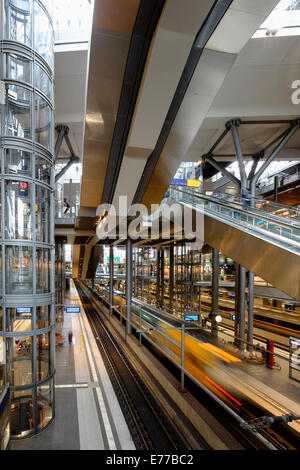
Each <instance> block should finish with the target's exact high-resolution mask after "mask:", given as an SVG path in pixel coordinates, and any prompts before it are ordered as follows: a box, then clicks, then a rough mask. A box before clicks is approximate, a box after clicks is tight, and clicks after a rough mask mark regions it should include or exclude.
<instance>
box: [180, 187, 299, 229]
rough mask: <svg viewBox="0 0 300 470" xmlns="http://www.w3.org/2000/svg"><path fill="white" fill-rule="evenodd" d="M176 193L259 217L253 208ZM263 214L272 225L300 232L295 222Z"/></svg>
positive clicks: (200, 196) (195, 194)
mask: <svg viewBox="0 0 300 470" xmlns="http://www.w3.org/2000/svg"><path fill="white" fill-rule="evenodd" d="M176 191H178V192H180V193H183V194H187V195H188V196H192V197H194V198H195V199H205V200H207V201H209V202H215V203H217V204H219V205H220V206H223V207H227V208H229V209H231V210H236V211H238V212H242V213H244V214H246V215H252V216H253V217H256V218H258V217H259V215H258V214H257V213H255V212H254V211H251V209H253V208H251V207H250V206H249V209H245V208H243V207H234V206H232V205H230V204H229V203H226V201H223V200H221V201H220V200H219V199H216V198H215V199H214V198H212V197H211V196H208V195H207V194H205V195H204V194H201V195H200V194H197V193H192V192H188V191H184V190H182V189H178V188H177V189H176ZM261 212H262V214H261V217H262V218H263V219H264V220H266V221H268V222H271V223H276V224H277V225H281V226H283V227H286V228H288V229H294V230H300V224H299V225H298V224H295V223H294V222H292V221H290V222H287V221H286V220H284V221H282V220H281V218H280V217H276V216H274V215H272V214H271V215H270V214H269V213H268V212H265V211H261Z"/></svg>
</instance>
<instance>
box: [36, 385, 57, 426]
mask: <svg viewBox="0 0 300 470" xmlns="http://www.w3.org/2000/svg"><path fill="white" fill-rule="evenodd" d="M53 394H54V387H53V380H52V379H51V380H49V382H46V383H45V384H43V385H41V386H40V387H38V389H37V409H38V417H37V425H38V430H39V431H41V430H42V429H44V428H45V427H46V426H47V424H49V422H50V421H51V420H52V418H53Z"/></svg>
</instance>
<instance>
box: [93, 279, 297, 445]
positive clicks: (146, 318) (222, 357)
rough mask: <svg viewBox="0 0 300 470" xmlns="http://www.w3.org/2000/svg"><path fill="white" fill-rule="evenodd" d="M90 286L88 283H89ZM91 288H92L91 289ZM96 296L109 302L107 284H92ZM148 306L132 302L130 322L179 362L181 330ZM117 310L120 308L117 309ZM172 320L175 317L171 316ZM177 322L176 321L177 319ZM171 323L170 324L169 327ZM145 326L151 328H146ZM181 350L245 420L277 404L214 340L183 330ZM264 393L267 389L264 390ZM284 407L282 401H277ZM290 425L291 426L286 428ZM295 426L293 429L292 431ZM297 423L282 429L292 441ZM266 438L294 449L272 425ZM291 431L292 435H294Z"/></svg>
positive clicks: (119, 304)
mask: <svg viewBox="0 0 300 470" xmlns="http://www.w3.org/2000/svg"><path fill="white" fill-rule="evenodd" d="M90 289H91V287H90ZM91 290H92V289H91ZM96 294H97V296H98V298H100V299H101V298H102V299H103V301H104V302H105V303H107V305H108V304H109V291H108V289H107V288H100V289H99V290H98V289H97V287H96ZM125 304H126V301H125V299H124V298H123V297H122V295H121V294H119V293H115V295H114V299H113V305H114V309H115V311H116V312H117V311H118V310H121V311H122V309H123V307H124V306H125ZM148 309H149V310H147V309H146V310H143V308H142V309H141V310H140V308H139V306H137V305H135V304H134V303H133V305H132V308H131V313H132V320H131V321H132V324H133V328H134V327H135V329H136V330H138V329H142V330H143V337H144V338H145V340H147V337H148V338H149V341H150V344H152V346H153V347H154V348H155V345H157V346H158V347H159V348H160V349H157V352H158V354H159V355H160V356H162V357H163V356H164V354H162V352H159V351H160V350H163V351H164V353H165V354H167V355H168V356H169V357H170V358H172V360H173V361H174V362H175V363H177V364H178V365H179V366H180V365H181V350H182V348H181V338H182V336H181V334H182V333H181V330H180V329H179V328H178V326H177V328H176V326H174V324H172V322H171V323H169V322H168V321H167V320H164V319H162V318H159V317H158V316H157V314H156V313H155V314H154V313H153V314H152V313H151V306H148ZM120 313H121V312H120ZM175 321H176V320H175ZM177 323H178V322H177ZM170 326H171V328H170ZM149 328H150V329H151V331H149ZM184 344H185V354H184V368H185V370H186V371H187V372H188V374H190V375H191V376H192V377H194V378H195V379H197V380H198V381H199V382H200V383H201V384H203V385H204V386H205V387H206V389H208V390H210V391H211V392H212V393H213V395H215V396H216V397H218V398H219V399H221V400H222V401H223V402H224V403H225V404H226V405H227V406H229V407H230V408H231V409H232V410H234V411H235V412H236V413H238V414H239V415H240V416H241V417H242V418H243V419H245V420H252V419H254V418H257V417H259V416H263V415H265V414H271V415H272V414H273V412H274V407H275V409H276V407H278V406H279V404H278V403H276V402H272V400H271V402H270V399H269V401H268V400H265V399H264V397H263V396H262V393H261V392H260V391H258V390H257V391H256V390H255V389H254V388H253V387H249V385H247V382H246V381H244V379H243V377H244V375H243V372H242V371H243V367H242V366H243V363H242V361H241V359H240V358H239V357H236V356H235V355H234V354H231V353H229V352H227V351H225V350H223V349H221V348H219V347H218V346H216V345H215V344H211V343H208V342H207V340H204V341H202V340H201V339H199V338H198V337H194V336H192V335H190V334H189V333H188V332H187V331H186V333H185V343H184ZM266 393H267V392H266ZM280 406H281V409H284V405H282V404H281V405H280ZM290 426H291V428H292V429H291V428H290ZM295 430H296V431H297V432H296V433H295ZM299 431H300V425H299V423H291V424H289V425H287V426H286V428H285V432H286V433H287V434H288V435H290V434H291V435H292V439H294V441H292V442H295V440H296V442H298V439H300V437H299V436H300V435H299V434H298V433H299ZM264 432H265V434H266V436H268V439H269V438H270V440H271V441H272V442H273V441H274V439H275V440H276V442H277V441H278V442H277V444H276V445H278V446H279V447H278V448H287V449H294V448H295V447H294V445H293V444H290V443H289V442H288V440H286V439H285V438H283V437H282V436H281V435H280V436H278V437H274V436H277V432H276V431H274V430H273V429H270V430H267V431H264ZM293 433H295V434H296V438H295V434H293Z"/></svg>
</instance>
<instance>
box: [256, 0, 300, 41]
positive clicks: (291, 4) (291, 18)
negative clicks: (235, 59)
mask: <svg viewBox="0 0 300 470" xmlns="http://www.w3.org/2000/svg"><path fill="white" fill-rule="evenodd" d="M299 35H300V0H281V1H280V2H279V3H278V5H277V7H276V8H275V9H274V10H273V11H272V13H271V14H270V15H269V16H268V18H267V19H266V21H265V22H264V23H263V24H262V25H261V26H260V28H259V29H258V30H257V31H256V33H255V34H254V36H253V38H263V37H280V36H299Z"/></svg>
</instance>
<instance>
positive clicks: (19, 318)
mask: <svg viewBox="0 0 300 470" xmlns="http://www.w3.org/2000/svg"><path fill="white" fill-rule="evenodd" d="M32 320H33V307H17V308H7V309H6V331H14V332H16V331H20V332H22V331H31V330H33V324H32Z"/></svg>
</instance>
